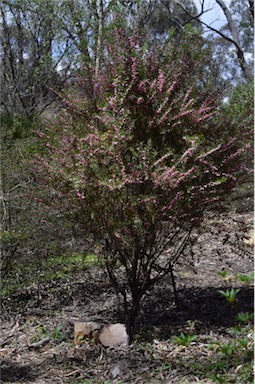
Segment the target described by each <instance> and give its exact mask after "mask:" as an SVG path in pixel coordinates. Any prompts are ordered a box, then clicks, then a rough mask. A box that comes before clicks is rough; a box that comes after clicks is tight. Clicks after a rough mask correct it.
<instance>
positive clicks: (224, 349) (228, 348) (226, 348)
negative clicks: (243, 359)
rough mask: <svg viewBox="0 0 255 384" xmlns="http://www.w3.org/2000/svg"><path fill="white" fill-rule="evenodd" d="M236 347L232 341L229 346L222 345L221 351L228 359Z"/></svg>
mask: <svg viewBox="0 0 255 384" xmlns="http://www.w3.org/2000/svg"><path fill="white" fill-rule="evenodd" d="M235 347H236V345H235V343H234V341H230V342H229V343H228V344H223V345H220V350H221V352H222V353H224V355H226V356H227V357H231V356H232V355H233V353H234V351H235Z"/></svg>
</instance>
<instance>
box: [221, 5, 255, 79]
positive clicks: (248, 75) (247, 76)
mask: <svg viewBox="0 0 255 384" xmlns="http://www.w3.org/2000/svg"><path fill="white" fill-rule="evenodd" d="M216 2H217V4H218V5H219V6H220V7H221V9H222V11H223V12H224V14H225V16H226V19H227V22H228V26H229V30H230V32H231V35H232V38H233V42H234V44H235V48H236V54H237V59H238V61H239V65H240V68H241V70H242V72H243V75H244V78H245V79H246V80H249V79H251V78H252V74H251V72H250V70H249V67H248V65H247V62H246V60H245V57H244V52H243V49H242V48H241V43H240V39H239V33H238V30H237V27H236V23H235V21H234V19H233V18H232V15H231V13H230V11H229V9H228V7H227V5H226V4H225V2H224V1H223V0H216Z"/></svg>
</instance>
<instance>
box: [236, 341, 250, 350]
mask: <svg viewBox="0 0 255 384" xmlns="http://www.w3.org/2000/svg"><path fill="white" fill-rule="evenodd" d="M238 343H239V344H240V345H241V347H242V348H247V347H248V344H249V339H239V340H238Z"/></svg>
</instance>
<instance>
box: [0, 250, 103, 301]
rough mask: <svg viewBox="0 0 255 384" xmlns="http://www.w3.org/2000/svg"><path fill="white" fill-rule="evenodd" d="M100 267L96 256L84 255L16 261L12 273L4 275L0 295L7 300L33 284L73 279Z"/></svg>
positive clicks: (76, 254)
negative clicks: (92, 268)
mask: <svg viewBox="0 0 255 384" xmlns="http://www.w3.org/2000/svg"><path fill="white" fill-rule="evenodd" d="M98 265H99V259H98V257H97V256H96V255H94V254H89V255H86V256H84V255H83V254H82V253H74V254H70V255H65V254H63V255H59V256H55V257H49V258H47V259H35V258H33V259H30V260H22V261H15V263H13V265H12V269H11V271H10V272H7V273H5V274H2V279H1V287H0V295H1V297H2V298H5V297H8V296H10V295H12V294H15V293H16V292H17V291H20V290H21V289H22V288H26V287H28V286H31V285H33V284H36V285H38V284H42V283H46V282H50V281H53V280H54V281H61V280H64V279H67V278H69V277H70V278H73V276H74V274H75V275H79V274H81V273H85V272H89V269H90V268H91V267H95V266H98Z"/></svg>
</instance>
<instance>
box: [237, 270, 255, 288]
mask: <svg viewBox="0 0 255 384" xmlns="http://www.w3.org/2000/svg"><path fill="white" fill-rule="evenodd" d="M237 278H238V279H239V281H241V282H242V283H244V284H245V286H246V287H248V286H249V285H250V284H251V282H252V281H253V280H254V273H253V272H252V273H249V275H238V276H237Z"/></svg>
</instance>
